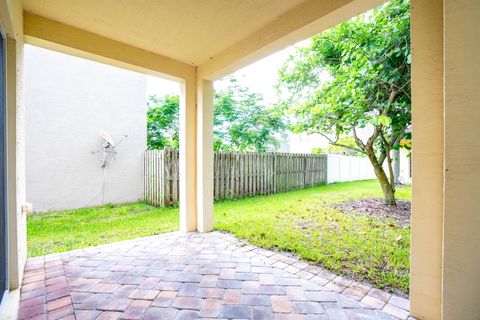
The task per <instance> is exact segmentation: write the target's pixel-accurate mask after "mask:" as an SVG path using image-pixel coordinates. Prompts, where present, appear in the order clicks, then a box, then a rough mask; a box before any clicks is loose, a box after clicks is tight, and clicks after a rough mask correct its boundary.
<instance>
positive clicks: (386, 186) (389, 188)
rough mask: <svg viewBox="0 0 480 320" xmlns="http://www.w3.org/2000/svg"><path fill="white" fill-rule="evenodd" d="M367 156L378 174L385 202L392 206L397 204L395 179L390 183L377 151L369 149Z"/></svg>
mask: <svg viewBox="0 0 480 320" xmlns="http://www.w3.org/2000/svg"><path fill="white" fill-rule="evenodd" d="M367 156H368V159H369V160H370V163H371V164H372V166H373V171H374V172H375V175H376V176H377V179H378V182H379V183H380V187H381V188H382V191H383V203H384V204H386V205H390V206H394V205H396V202H395V187H394V184H393V181H392V182H391V183H390V181H389V180H388V177H387V174H386V173H385V170H383V167H382V166H381V165H380V164H379V163H378V161H377V157H376V156H375V152H374V151H373V150H369V151H367Z"/></svg>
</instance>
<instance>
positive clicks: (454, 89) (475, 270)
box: [414, 0, 480, 320]
mask: <svg viewBox="0 0 480 320" xmlns="http://www.w3.org/2000/svg"><path fill="white" fill-rule="evenodd" d="M443 3H444V14H445V16H444V23H445V25H444V30H445V34H444V39H445V40H444V41H445V42H444V48H445V55H444V63H445V65H444V70H445V75H444V81H445V82H444V86H445V93H444V99H445V186H444V188H445V189H444V190H445V191H444V192H445V199H444V201H445V202H444V206H445V209H444V210H445V211H444V224H443V286H442V295H443V296H442V319H443V320H454V319H462V320H474V319H479V317H480V303H479V302H480V294H479V288H480V255H479V248H478V246H479V244H480V232H479V230H480V214H479V203H478V200H479V195H480V190H479V187H478V182H479V181H480V170H479V163H480V126H479V124H480V107H479V101H480V91H479V89H478V88H479V87H480V64H479V62H478V52H479V51H480V2H479V1H478V0H444V1H443ZM414 157H415V155H414Z"/></svg>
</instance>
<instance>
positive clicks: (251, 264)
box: [19, 232, 413, 320]
mask: <svg viewBox="0 0 480 320" xmlns="http://www.w3.org/2000/svg"><path fill="white" fill-rule="evenodd" d="M20 300H21V301H20V310H19V319H83V320H87V319H197V318H201V319H335V320H340V319H385V320H387V319H392V320H393V319H407V317H408V300H406V299H404V298H401V297H399V296H396V295H391V294H388V293H386V292H383V291H381V290H378V289H375V288H372V287H370V286H368V285H366V284H362V283H358V282H354V281H351V280H348V279H346V278H343V277H340V276H336V275H335V274H332V273H330V272H328V271H326V270H325V269H323V268H320V267H316V266H312V265H309V264H308V263H306V262H304V261H301V260H298V259H297V258H296V257H294V256H292V255H288V254H283V253H280V252H275V251H270V250H265V249H261V248H258V247H255V246H252V245H249V244H248V243H246V242H245V241H242V240H239V239H237V238H235V237H234V236H232V235H230V234H225V233H220V232H210V233H181V232H175V233H167V234H163V235H159V236H152V237H146V238H139V239H136V240H129V241H124V242H117V243H113V244H110V245H103V246H98V247H91V248H87V249H85V250H76V251H70V252H66V253H62V254H54V255H48V256H45V257H38V258H33V259H29V260H28V262H27V265H26V268H25V274H24V280H23V287H22V293H21V298H20ZM412 319H413V318H412Z"/></svg>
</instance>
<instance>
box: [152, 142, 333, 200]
mask: <svg viewBox="0 0 480 320" xmlns="http://www.w3.org/2000/svg"><path fill="white" fill-rule="evenodd" d="M178 157H179V154H178V151H177V150H172V149H165V150H147V151H146V152H145V154H144V162H143V163H144V169H143V172H144V199H145V202H147V203H149V204H152V205H154V206H159V207H162V206H169V205H174V204H177V203H178V201H179V179H180V177H179V158H178ZM327 162H328V160H327V156H326V155H310V154H289V153H278V152H269V153H254V152H215V153H214V165H213V169H214V174H213V179H214V181H213V188H214V199H215V200H220V199H225V198H242V197H246V196H256V195H266V194H274V193H279V192H285V191H289V190H293V189H299V188H306V187H310V186H316V185H319V184H323V183H327Z"/></svg>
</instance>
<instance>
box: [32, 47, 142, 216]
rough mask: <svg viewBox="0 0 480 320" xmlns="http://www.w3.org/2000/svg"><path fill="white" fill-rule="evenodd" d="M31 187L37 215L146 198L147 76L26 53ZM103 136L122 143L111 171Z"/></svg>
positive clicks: (69, 58) (38, 52)
mask: <svg viewBox="0 0 480 320" xmlns="http://www.w3.org/2000/svg"><path fill="white" fill-rule="evenodd" d="M25 106H26V186H27V201H28V202H31V203H32V204H33V208H34V211H36V212H42V211H48V210H60V209H72V208H81V207H87V206H95V205H101V204H102V203H121V202H133V201H137V200H139V199H141V198H142V197H143V162H142V161H143V160H142V159H143V152H144V150H145V149H146V76H145V75H142V74H139V73H135V72H131V71H126V70H123V69H119V68H116V67H112V66H108V65H103V64H99V63H95V62H92V61H88V60H84V59H80V58H76V57H72V56H68V55H64V54H60V53H56V52H53V51H49V50H45V49H40V48H36V47H30V46H27V47H26V48H25ZM100 130H105V131H107V132H108V133H110V134H111V136H112V137H113V139H114V140H115V141H117V142H118V141H119V140H120V139H121V138H122V135H123V133H124V132H125V133H126V134H127V135H128V138H126V139H125V140H124V141H123V142H122V143H121V144H120V145H119V146H118V148H117V150H118V152H119V155H118V159H117V160H114V161H110V162H109V164H108V165H107V168H106V171H105V180H104V182H105V183H104V187H102V181H103V175H104V172H103V169H102V168H101V166H100V164H101V161H102V158H103V150H102V143H103V139H102V138H101V137H100V135H99V131H100Z"/></svg>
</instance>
